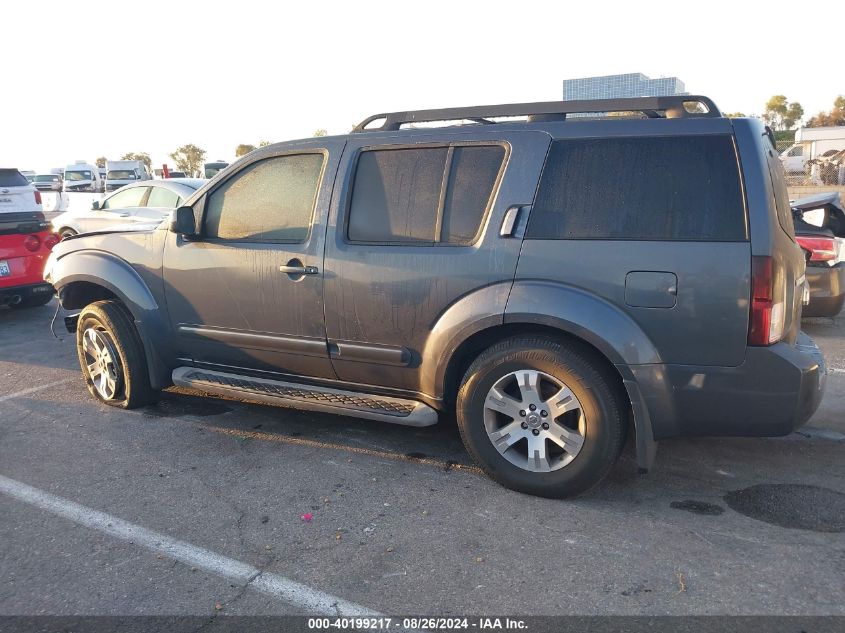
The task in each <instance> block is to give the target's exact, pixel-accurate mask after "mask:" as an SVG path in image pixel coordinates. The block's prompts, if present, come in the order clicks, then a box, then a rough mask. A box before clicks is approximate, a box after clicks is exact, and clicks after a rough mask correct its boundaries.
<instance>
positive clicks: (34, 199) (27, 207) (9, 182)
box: [0, 167, 43, 213]
mask: <svg viewBox="0 0 845 633" xmlns="http://www.w3.org/2000/svg"><path fill="white" fill-rule="evenodd" d="M35 211H43V209H42V207H41V192H40V191H38V190H37V189H36V188H35V187H33V186H32V184H31V183H30V182H29V181H28V180H27V179H26V177H25V176H24V175H22V174H21V172H19V171H18V170H17V169H14V168H12V169H9V168H4V167H0V213H21V212H29V213H32V212H35Z"/></svg>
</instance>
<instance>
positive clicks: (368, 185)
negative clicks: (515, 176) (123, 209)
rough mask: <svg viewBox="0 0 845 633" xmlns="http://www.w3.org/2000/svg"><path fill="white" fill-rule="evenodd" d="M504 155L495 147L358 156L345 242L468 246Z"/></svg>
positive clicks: (375, 152)
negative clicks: (347, 239)
mask: <svg viewBox="0 0 845 633" xmlns="http://www.w3.org/2000/svg"><path fill="white" fill-rule="evenodd" d="M504 157H505V148H504V147H503V146H501V145H467V146H462V145H457V146H452V147H449V146H442V147H425V148H414V149H378V150H367V151H364V152H362V153H361V155H360V156H359V158H358V164H357V168H356V171H355V181H354V184H353V188H352V201H351V203H350V206H349V220H348V228H347V236H348V238H349V240H350V241H353V242H369V243H385V244H415V245H429V246H431V245H434V244H437V243H446V244H469V243H472V242H473V241H474V240H475V237H476V235H477V233H478V230H479V227H480V225H481V222H482V220H483V219H484V215H485V212H486V210H487V208H488V207H489V204H490V201H491V199H492V197H493V191H494V189H495V185H496V181H497V179H498V176H499V172H500V171H501V167H502V162H503V160H504Z"/></svg>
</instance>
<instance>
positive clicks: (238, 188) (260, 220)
mask: <svg viewBox="0 0 845 633" xmlns="http://www.w3.org/2000/svg"><path fill="white" fill-rule="evenodd" d="M322 171H323V154H322V153H319V154H295V155H288V156H277V157H275V158H267V159H265V160H262V161H259V162H257V163H253V164H251V165H249V166H248V167H245V168H244V169H242V170H241V171H239V172H236V173H235V174H233V175H232V176H230V177H229V178H228V180H226V181H225V182H224V183H223V184H222V185H221V186H220V187H218V188H217V189H215V190H214V191H213V192H212V193H211V195H210V196H209V199H208V204H207V206H206V213H205V234H206V236H207V237H211V238H215V237H216V238H220V239H224V240H241V241H258V242H263V241H278V242H303V241H305V238H306V237H308V231H309V229H310V227H311V215H312V213H313V210H314V201H315V199H316V197H317V190H318V188H319V185H320V175H321V173H322Z"/></svg>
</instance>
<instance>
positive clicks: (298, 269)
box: [279, 265, 320, 275]
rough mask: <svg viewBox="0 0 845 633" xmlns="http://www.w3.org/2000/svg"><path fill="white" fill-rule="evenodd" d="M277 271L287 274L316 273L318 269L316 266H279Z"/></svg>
mask: <svg viewBox="0 0 845 633" xmlns="http://www.w3.org/2000/svg"><path fill="white" fill-rule="evenodd" d="M279 272H280V273H286V274H288V275H317V274H319V272H320V269H319V268H317V267H316V266H302V265H299V266H279Z"/></svg>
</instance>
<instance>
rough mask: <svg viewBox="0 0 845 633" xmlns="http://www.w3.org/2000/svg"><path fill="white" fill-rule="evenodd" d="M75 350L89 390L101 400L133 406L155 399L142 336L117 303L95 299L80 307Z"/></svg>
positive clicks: (115, 405)
mask: <svg viewBox="0 0 845 633" xmlns="http://www.w3.org/2000/svg"><path fill="white" fill-rule="evenodd" d="M76 352H77V356H78V358H79V365H80V368H81V369H82V374H83V376H84V377H85V384H86V385H87V386H88V391H89V392H90V393H91V395H93V396H94V397H95V398H97V400H99V401H100V402H103V403H105V404H107V405H109V406H113V407H120V408H123V409H134V408H136V407H140V406H143V405H145V404H149V403H150V402H152V401H153V400H154V392H153V390H152V388H151V387H150V376H149V371H148V369H147V363H146V357H145V355H144V348H143V346H142V344H141V339H140V337H139V336H138V331H137V330H136V329H135V325H134V323H133V322H132V319H131V316H130V315H129V312H128V311H127V310H126V308H124V307H123V306H122V305H121V304H120V303H118V302H116V301H98V302H96V303H92V304H90V305H89V306H87V307H86V308H85V309H84V310H82V312H81V313H80V314H79V321H78V324H77V329H76Z"/></svg>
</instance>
